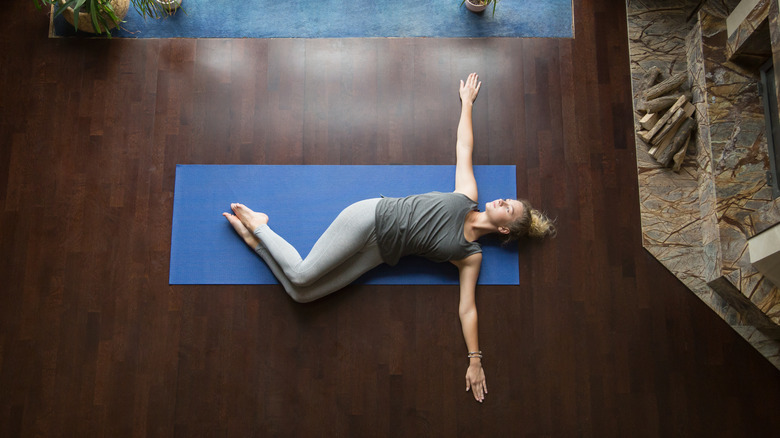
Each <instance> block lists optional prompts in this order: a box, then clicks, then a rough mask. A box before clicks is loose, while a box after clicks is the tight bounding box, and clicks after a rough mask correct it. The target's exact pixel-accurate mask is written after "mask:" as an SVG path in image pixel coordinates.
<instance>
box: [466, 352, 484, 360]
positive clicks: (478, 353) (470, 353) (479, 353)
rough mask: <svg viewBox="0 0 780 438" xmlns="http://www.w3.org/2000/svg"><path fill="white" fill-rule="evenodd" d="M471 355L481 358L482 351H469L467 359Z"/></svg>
mask: <svg viewBox="0 0 780 438" xmlns="http://www.w3.org/2000/svg"><path fill="white" fill-rule="evenodd" d="M472 357H478V358H480V359H482V351H469V359H471V358H472Z"/></svg>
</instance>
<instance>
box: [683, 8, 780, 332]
mask: <svg viewBox="0 0 780 438" xmlns="http://www.w3.org/2000/svg"><path fill="white" fill-rule="evenodd" d="M720 14H721V12H720V11H715V12H712V11H711V10H709V9H708V8H703V9H702V10H701V11H700V12H699V22H700V23H701V38H702V43H701V54H702V59H703V68H704V71H703V72H698V73H697V75H696V77H695V80H696V81H695V82H694V87H697V86H701V79H702V78H703V80H704V82H705V84H704V85H703V87H704V93H705V94H704V96H703V97H704V99H703V101H705V102H706V108H707V114H708V115H707V118H706V120H705V123H707V125H706V126H708V128H709V151H707V150H706V146H705V147H704V148H703V149H702V150H700V151H699V155H698V158H699V165H700V167H701V169H702V172H701V173H700V178H699V183H700V199H701V201H702V218H703V220H705V221H709V222H710V223H711V217H712V215H713V211H712V210H711V208H712V207H713V204H714V208H715V211H714V215H715V217H717V225H718V234H717V236H714V235H707V237H706V238H705V239H704V240H703V243H704V245H705V253H707V254H708V255H709V256H710V259H712V258H713V257H716V256H717V255H716V254H715V253H716V252H717V251H719V252H720V254H719V257H720V259H719V263H720V275H723V276H724V278H726V279H727V280H729V282H731V283H732V284H733V286H734V287H735V288H736V289H738V290H739V291H741V293H742V294H743V295H744V296H745V297H747V298H748V299H749V300H750V301H751V302H752V303H753V304H755V305H756V307H758V308H760V309H771V308H774V307H775V305H776V303H777V302H780V293H778V291H777V289H776V288H774V286H773V285H771V283H769V282H767V281H764V280H763V277H762V276H760V275H757V272H756V270H755V268H753V267H752V265H751V264H750V261H749V257H748V255H747V239H748V238H749V237H750V236H751V235H752V234H753V233H754V230H753V228H752V226H753V223H754V222H753V220H752V219H751V217H750V216H751V214H752V213H754V212H755V211H756V210H759V209H762V208H764V207H765V206H766V205H767V203H769V202H771V187H769V186H768V185H767V181H766V172H767V170H768V168H769V159H768V155H767V146H766V139H765V135H764V130H765V127H764V114H763V106H762V103H761V101H760V99H759V93H758V81H759V77H758V74H757V72H754V71H750V70H747V69H744V68H742V67H740V66H738V65H735V64H734V63H731V62H729V61H727V59H726V52H725V50H726V49H725V41H726V26H725V16H723V15H720ZM702 73H703V74H702ZM704 143H706V141H705V142H704ZM710 172H711V176H710V175H707V174H708V173H710ZM713 190H714V202H713ZM703 228H704V225H703ZM709 231H710V228H709V227H707V228H706V230H705V232H709ZM715 238H716V239H717V240H719V242H720V243H719V247H718V246H717V245H715V244H714V243H713V242H712V241H710V239H715ZM717 262H718V260H716V263H717ZM716 274H717V273H716ZM712 280H715V278H712V279H711V281H712ZM720 290H725V288H720ZM775 323H780V319H776V320H775Z"/></svg>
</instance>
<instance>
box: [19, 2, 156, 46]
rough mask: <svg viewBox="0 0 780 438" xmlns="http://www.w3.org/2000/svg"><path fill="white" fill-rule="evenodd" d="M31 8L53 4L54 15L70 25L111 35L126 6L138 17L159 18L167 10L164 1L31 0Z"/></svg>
mask: <svg viewBox="0 0 780 438" xmlns="http://www.w3.org/2000/svg"><path fill="white" fill-rule="evenodd" d="M33 1H34V3H35V7H36V8H38V9H41V7H42V6H54V16H55V17H57V16H58V15H60V14H62V15H63V16H64V17H65V20H66V21H67V22H68V23H70V24H72V25H73V27H74V28H76V29H78V30H81V31H84V32H90V33H97V34H101V33H102V34H105V35H106V36H108V37H109V38H110V37H111V33H110V30H111V29H113V28H115V27H118V26H119V24H120V23H122V19H124V18H125V15H127V10H128V8H129V5H130V4H131V3H132V5H133V8H134V9H135V10H136V11H137V12H138V13H139V14H141V16H142V17H144V18H146V17H151V18H162V17H164V16H165V15H168V14H170V13H171V9H169V7H168V6H169V5H168V3H170V2H168V1H159V0H33Z"/></svg>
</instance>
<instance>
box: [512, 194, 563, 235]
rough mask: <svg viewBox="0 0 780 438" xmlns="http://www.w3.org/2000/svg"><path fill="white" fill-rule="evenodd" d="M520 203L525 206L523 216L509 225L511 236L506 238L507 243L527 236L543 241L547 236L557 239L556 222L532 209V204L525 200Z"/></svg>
mask: <svg viewBox="0 0 780 438" xmlns="http://www.w3.org/2000/svg"><path fill="white" fill-rule="evenodd" d="M518 201H520V203H521V204H522V205H523V214H522V215H521V216H520V217H519V218H517V219H516V220H515V221H514V222H511V223H509V225H507V228H508V229H509V234H507V235H506V237H505V238H504V241H505V242H511V241H513V240H516V239H520V238H523V237H526V236H528V237H533V238H535V239H542V238H545V237H547V236H550V237H555V234H556V230H555V225H554V222H555V221H554V220H551V219H550V218H548V217H547V216H545V214H544V213H542V212H540V211H539V210H537V209H535V208H533V207H531V204H530V203H529V202H528V201H526V200H525V199H518Z"/></svg>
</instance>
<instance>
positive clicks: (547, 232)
mask: <svg viewBox="0 0 780 438" xmlns="http://www.w3.org/2000/svg"><path fill="white" fill-rule="evenodd" d="M553 222H554V221H552V220H550V219H549V218H548V217H547V216H545V215H544V214H543V213H541V212H540V211H539V210H531V225H530V226H529V228H528V235H529V236H530V237H535V238H538V239H541V238H543V237H547V236H550V237H555V234H556V230H555V225H553Z"/></svg>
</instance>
